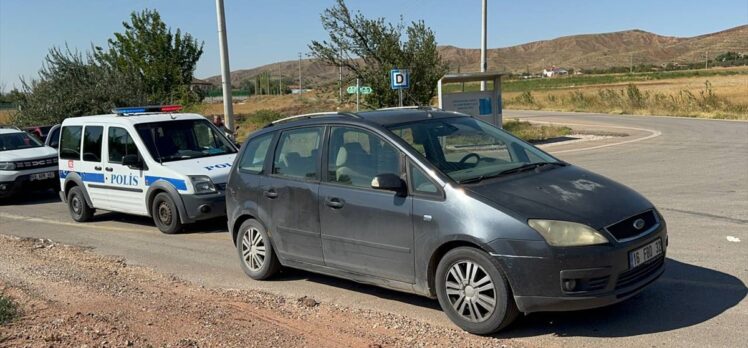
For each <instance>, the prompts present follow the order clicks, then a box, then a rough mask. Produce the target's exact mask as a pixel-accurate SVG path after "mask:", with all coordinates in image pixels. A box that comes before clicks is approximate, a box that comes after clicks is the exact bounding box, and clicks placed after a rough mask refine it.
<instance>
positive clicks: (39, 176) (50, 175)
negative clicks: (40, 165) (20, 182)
mask: <svg viewBox="0 0 748 348" xmlns="http://www.w3.org/2000/svg"><path fill="white" fill-rule="evenodd" d="M54 177H55V172H46V173H36V174H31V177H30V178H29V181H36V180H46V179H52V178H54Z"/></svg>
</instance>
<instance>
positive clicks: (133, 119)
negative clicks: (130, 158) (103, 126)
mask: <svg viewBox="0 0 748 348" xmlns="http://www.w3.org/2000/svg"><path fill="white" fill-rule="evenodd" d="M196 119H204V120H205V119H206V118H205V117H204V116H202V115H198V114H186V113H143V114H131V115H117V114H106V115H94V116H80V117H69V118H66V119H65V120H64V121H62V123H63V125H66V126H67V125H85V124H87V123H96V122H100V123H109V124H140V123H151V122H163V121H176V120H196Z"/></svg>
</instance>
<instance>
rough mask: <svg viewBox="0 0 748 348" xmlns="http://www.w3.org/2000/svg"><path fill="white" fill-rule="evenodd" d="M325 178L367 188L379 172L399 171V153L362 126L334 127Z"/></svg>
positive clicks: (395, 172)
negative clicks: (360, 127) (361, 127)
mask: <svg viewBox="0 0 748 348" xmlns="http://www.w3.org/2000/svg"><path fill="white" fill-rule="evenodd" d="M329 149H330V151H329V155H328V159H329V160H328V166H327V170H328V172H327V173H328V174H327V180H328V181H330V182H335V183H340V184H345V185H351V186H356V187H363V188H370V187H371V180H372V179H374V177H375V176H377V175H380V174H395V175H400V153H399V151H398V150H397V149H395V147H393V146H392V145H390V143H388V142H386V141H384V140H383V139H382V138H380V137H378V136H376V135H374V134H372V133H370V132H368V131H365V130H362V129H358V128H353V127H333V128H332V132H331V133H330V147H329Z"/></svg>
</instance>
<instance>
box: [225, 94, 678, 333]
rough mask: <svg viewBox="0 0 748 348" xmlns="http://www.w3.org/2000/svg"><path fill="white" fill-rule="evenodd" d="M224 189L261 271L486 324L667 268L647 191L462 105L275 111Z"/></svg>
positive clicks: (581, 304)
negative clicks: (294, 271)
mask: <svg viewBox="0 0 748 348" xmlns="http://www.w3.org/2000/svg"><path fill="white" fill-rule="evenodd" d="M227 186H228V188H227V196H226V203H227V213H228V219H229V222H228V223H229V230H230V231H231V233H232V237H233V240H234V244H235V245H236V248H237V252H238V256H239V259H240V260H241V266H242V268H243V269H244V271H245V272H246V273H247V274H248V275H249V276H250V277H251V278H253V279H266V278H268V277H271V276H273V275H274V274H276V273H277V272H278V271H279V270H280V269H281V267H292V268H299V269H304V270H308V271H312V272H317V273H323V274H327V275H332V276H337V277H342V278H346V279H350V280H353V281H357V282H361V283H368V284H374V285H378V286H382V287H386V288H391V289H396V290H400V291H406V292H411V293H415V294H419V295H424V296H428V297H431V298H434V297H436V298H438V300H439V303H440V305H441V307H442V309H443V310H444V312H445V313H446V314H447V316H448V317H449V318H450V319H451V320H452V321H453V322H454V323H455V324H457V325H458V326H460V327H461V328H463V329H464V330H466V331H469V332H472V333H477V334H489V333H492V332H495V331H497V330H500V329H502V328H504V327H506V326H507V325H508V324H510V323H511V322H512V321H513V320H514V319H515V318H516V317H517V315H518V314H519V313H520V312H524V313H530V312H538V311H567V310H578V309H586V308H594V307H600V306H605V305H609V304H613V303H616V302H620V301H623V300H625V299H627V298H630V297H632V296H634V295H635V294H637V293H639V292H640V291H641V290H642V289H643V288H644V287H646V286H647V285H648V284H650V283H652V282H653V281H654V280H655V279H657V278H658V277H659V276H660V275H661V274H662V273H663V271H664V264H665V251H666V250H665V249H666V246H667V241H668V240H667V232H666V227H665V221H664V220H663V218H662V216H661V215H660V214H659V213H658V212H657V210H656V209H655V207H654V206H653V205H652V203H650V202H649V201H647V199H645V198H644V197H642V196H641V195H639V194H638V193H636V192H634V191H633V190H631V189H629V188H627V187H625V186H623V185H621V184H619V183H616V182H614V181H612V180H610V179H607V178H604V177H602V176H600V175H597V174H594V173H591V172H589V171H586V170H584V169H582V168H579V167H577V166H574V165H572V164H569V163H566V162H563V161H561V160H559V159H557V158H555V157H553V156H551V155H549V154H547V153H545V152H543V151H542V150H540V149H538V148H536V147H534V146H532V145H530V144H528V143H526V142H524V141H522V140H520V139H518V138H516V137H514V136H512V135H511V134H509V133H507V132H505V131H503V130H501V129H499V128H496V127H494V126H492V125H489V124H487V123H484V122H482V121H481V120H479V119H476V118H473V117H471V116H468V115H464V114H459V113H453V112H444V111H440V110H434V109H400V110H379V111H370V112H361V113H329V114H312V115H301V116H295V117H291V118H288V119H284V120H280V121H276V122H274V123H271V124H269V125H268V126H266V127H265V128H263V129H261V130H259V131H257V132H256V133H254V134H252V135H251V136H250V137H249V138H248V139H247V141H246V142H245V143H244V145H243V146H242V148H241V154H240V155H239V156H237V158H236V161H235V162H234V165H233V167H232V172H231V174H230V177H229V181H228V185H227Z"/></svg>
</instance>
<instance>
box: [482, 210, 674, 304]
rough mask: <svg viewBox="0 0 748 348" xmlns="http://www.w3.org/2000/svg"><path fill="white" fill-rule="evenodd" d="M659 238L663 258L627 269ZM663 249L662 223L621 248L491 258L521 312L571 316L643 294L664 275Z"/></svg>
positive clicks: (547, 249) (664, 233) (549, 250)
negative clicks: (495, 260) (502, 272)
mask: <svg viewBox="0 0 748 348" xmlns="http://www.w3.org/2000/svg"><path fill="white" fill-rule="evenodd" d="M657 239H660V240H661V241H662V247H663V253H662V254H661V255H659V256H657V257H656V258H654V259H652V260H649V261H648V262H646V263H644V264H642V265H639V266H638V267H636V268H633V269H632V268H630V267H629V253H630V252H631V251H633V250H636V249H638V248H641V247H643V246H644V245H647V244H649V243H652V242H653V241H655V240H657ZM540 243H543V244H544V243H545V242H540ZM667 244H668V241H667V229H666V227H665V225H664V223H663V224H662V225H661V226H660V228H659V229H658V230H656V231H653V232H652V233H650V234H649V235H647V236H644V237H642V238H639V239H636V240H632V241H628V242H625V243H618V242H614V243H613V244H609V245H600V246H589V247H574V248H550V247H547V244H546V247H544V248H541V247H540V246H537V245H531V248H532V249H533V250H541V249H545V251H544V252H540V253H535V254H534V255H532V256H504V257H502V255H494V256H496V257H497V258H498V259H499V261H500V263H501V264H502V266H503V267H504V269H505V271H506V274H507V277H508V278H509V282H510V284H511V287H512V291H513V293H514V298H515V301H516V303H517V307H518V308H519V309H520V311H522V312H525V313H532V312H544V311H571V310H581V309H589V308H596V307H603V306H607V305H611V304H614V303H617V302H621V301H624V300H626V299H628V298H630V297H632V296H634V295H636V294H638V293H639V292H641V291H642V290H643V289H644V288H646V287H647V286H648V285H649V284H651V283H652V282H654V281H655V280H656V279H657V278H659V277H660V276H661V275H662V274H663V272H664V271H665V259H666V255H667ZM515 250H516V249H515ZM528 250H530V249H528ZM520 255H528V254H524V253H523V254H520ZM570 280H573V281H574V284H576V285H574V286H573V287H572V288H571V289H570V288H568V287H565V284H566V285H568V283H567V282H568V281H570Z"/></svg>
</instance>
